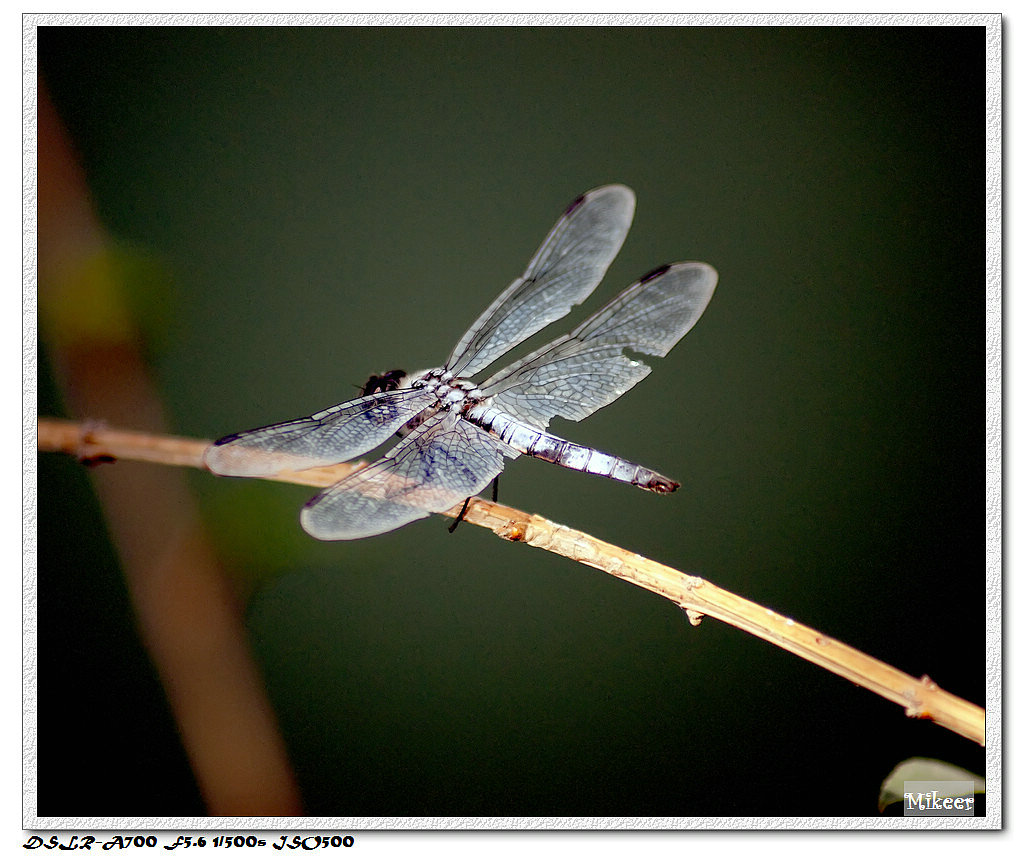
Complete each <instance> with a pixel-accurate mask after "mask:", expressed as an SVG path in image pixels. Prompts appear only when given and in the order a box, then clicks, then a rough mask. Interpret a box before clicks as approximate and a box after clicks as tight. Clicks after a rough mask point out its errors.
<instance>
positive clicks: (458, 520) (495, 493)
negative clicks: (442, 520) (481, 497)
mask: <svg viewBox="0 0 1024 856" xmlns="http://www.w3.org/2000/svg"><path fill="white" fill-rule="evenodd" d="M472 498H473V497H471V496H467V497H466V501H465V502H464V503H462V510H461V511H460V512H459V516H458V517H456V518H455V520H454V521H453V522H452V525H451V526H449V527H448V531H449V532H454V531H455V528H456V527H457V526H458V525H459V524H460V523H461V522H462V518H464V517H465V516H466V510H467V509H468V508H469V501H470V500H471V499H472ZM497 501H498V476H495V477H494V481H492V482H491V502H497Z"/></svg>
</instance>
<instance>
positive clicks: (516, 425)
mask: <svg viewBox="0 0 1024 856" xmlns="http://www.w3.org/2000/svg"><path fill="white" fill-rule="evenodd" d="M465 416H466V418H467V419H468V420H469V421H470V422H473V423H474V424H476V425H479V426H480V427H481V428H483V429H485V430H487V431H489V432H490V433H492V434H494V435H496V436H497V437H499V438H500V439H501V440H502V442H504V443H507V444H508V445H509V446H511V447H512V448H513V449H515V450H516V451H517V452H520V453H522V454H524V455H529V456H530V457H532V458H539V459H540V460H542V461H547V462H548V463H551V464H558V466H560V467H566V468H567V469H570V470H579V471H580V472H584V473H591V474H592V475H595V476H603V477H604V478H609V479H615V480H616V481H621V482H626V483H627V484H632V485H636V486H637V487H639V488H642V489H643V490H650V491H653V492H655V493H672V491H674V490H675V489H676V488H678V487H679V482H676V481H673V480H672V479H670V478H668V477H667V476H663V475H662V474H661V473H657V472H655V471H654V470H650V469H648V468H647V467H642V466H640V464H634V463H633V462H632V461H627V460H626V459H625V458H620V457H618V456H617V455H609V454H607V453H606V452H601V451H598V450H597V449H591V448H590V447H589V446H581V445H579V444H578V443H573V442H570V441H569V440H563V439H562V438H561V437H556V436H555V435H554V434H548V433H547V432H546V431H539V430H537V429H536V428H531V427H530V426H529V425H524V424H523V423H522V422H518V421H516V420H515V419H513V418H512V417H511V416H509V415H508V414H507V413H503V412H502V411H501V410H498V409H497V408H493V407H479V406H477V407H474V408H471V409H470V410H469V411H468V412H467V413H466V414H465Z"/></svg>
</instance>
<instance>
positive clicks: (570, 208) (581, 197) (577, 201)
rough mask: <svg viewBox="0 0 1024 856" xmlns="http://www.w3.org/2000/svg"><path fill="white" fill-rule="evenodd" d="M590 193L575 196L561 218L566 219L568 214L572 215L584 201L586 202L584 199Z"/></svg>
mask: <svg viewBox="0 0 1024 856" xmlns="http://www.w3.org/2000/svg"><path fill="white" fill-rule="evenodd" d="M591 192H592V191H590V192H587V193H581V194H580V195H579V196H577V197H576V198H575V199H574V200H573V201H572V202H570V203H569V205H568V206H567V207H566V209H565V212H564V213H563V214H562V216H563V217H568V216H569V215H570V214H572V212H573V211H575V210H576V209H577V208H579V207H580V206H581V205H582V204H583V202H584V200H586V198H587V197H588V196H590V193H591Z"/></svg>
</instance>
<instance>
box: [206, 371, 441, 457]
mask: <svg viewBox="0 0 1024 856" xmlns="http://www.w3.org/2000/svg"><path fill="white" fill-rule="evenodd" d="M436 403H437V395H436V393H434V392H433V391H432V390H429V389H400V390H394V391H391V392H378V393H374V394H373V395H367V396H364V397H363V398H356V399H354V400H352V401H346V402H345V403H344V404H338V405H336V406H334V407H330V408H328V409H327V410H322V411H320V412H319V413H314V414H313V415H312V416H307V417H306V418H304V419H293V420H292V421H290V422H280V423H278V424H276V425H268V426H267V427H265V428H256V429H254V430H252V431H243V432H242V433H241V434H231V435H230V436H228V437H222V438H221V439H220V440H217V442H216V443H214V444H213V445H212V446H210V447H208V448H207V450H206V454H205V455H204V456H203V459H204V461H205V462H206V466H208V467H209V468H210V469H211V470H212V471H213V472H215V473H218V474H219V475H222V476H250V477H252V476H268V475H276V474H277V473H280V472H283V471H285V470H306V469H309V468H310V467H323V466H328V465H330V464H337V463H340V462H341V461H348V460H351V459H352V458H355V457H358V456H359V455H362V454H364V453H366V452H368V451H370V449H373V448H375V447H376V446H379V445H380V444H381V443H383V442H384V441H385V440H387V439H388V437H390V436H391V435H392V434H394V433H395V432H396V431H397V430H398V429H399V428H401V427H402V426H403V425H404V424H405V423H406V422H408V421H409V420H410V419H413V418H414V417H416V416H418V415H419V414H420V413H422V412H423V410H425V409H426V408H427V407H429V406H430V405H431V404H436Z"/></svg>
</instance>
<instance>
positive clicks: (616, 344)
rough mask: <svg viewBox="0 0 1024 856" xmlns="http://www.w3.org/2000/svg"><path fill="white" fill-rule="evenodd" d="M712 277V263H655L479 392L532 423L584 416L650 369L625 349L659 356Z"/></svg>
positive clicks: (697, 309)
mask: <svg viewBox="0 0 1024 856" xmlns="http://www.w3.org/2000/svg"><path fill="white" fill-rule="evenodd" d="M717 282H718V274H717V272H716V271H715V269H714V268H712V267H711V266H710V265H706V264H704V263H703V262H684V263H681V264H674V265H667V266H666V267H662V268H658V269H657V270H655V271H652V272H651V273H649V274H647V276H645V277H643V278H642V279H641V280H639V281H638V282H635V283H634V284H633V285H631V286H630V287H629V288H627V289H626V290H625V291H623V292H622V294H620V295H619V296H618V297H616V298H615V299H614V300H613V301H612V302H611V303H609V304H608V305H607V306H605V307H604V308H603V309H601V310H600V311H598V312H596V313H595V314H594V315H592V316H591V317H590V318H588V319H587V320H586V321H584V322H583V323H582V324H580V326H579V327H577V328H576V329H575V330H573V331H572V332H571V333H567V334H566V335H565V336H562V337H561V338H559V339H555V341H553V342H552V343H551V344H549V345H546V346H545V347H543V348H540V349H538V350H536V351H534V352H533V353H532V354H529V355H527V356H526V357H523V359H521V360H519V361H517V362H515V363H513V364H512V365H510V366H509V367H508V368H506V369H504V370H502V371H500V372H499V373H498V374H496V375H495V376H494V377H492V378H491V379H490V380H488V381H486V382H485V383H483V384H481V392H482V393H483V394H484V395H488V396H493V400H492V404H493V405H494V406H495V407H499V408H501V409H502V410H504V411H506V412H507V413H508V414H509V415H511V416H514V417H516V418H518V419H521V420H523V421H524V422H527V423H528V424H531V425H534V426H536V427H538V428H546V427H547V425H548V422H549V420H550V419H551V417H552V416H561V417H563V418H565V419H571V420H573V421H578V420H580V419H583V418H584V417H586V416H589V415H590V414H591V413H593V412H594V411H595V410H598V409H599V408H601V407H604V406H605V405H606V404H610V403H611V402H612V401H614V400H615V399H617V398H618V397H619V396H620V395H622V394H623V393H624V392H626V391H627V390H629V389H632V387H634V386H635V385H636V384H637V383H639V382H640V381H641V380H642V379H643V378H645V377H646V376H647V375H648V374H649V373H650V371H651V369H650V366H647V365H645V364H644V363H642V362H640V361H639V360H636V359H633V358H632V357H631V356H629V355H628V354H626V353H624V350H625V349H629V350H630V351H637V352H640V353H644V354H651V355H652V356H658V357H663V356H665V355H666V354H667V353H668V352H669V351H670V350H671V349H672V347H673V346H674V345H675V344H676V342H678V341H679V340H680V339H681V338H682V337H683V336H684V335H686V333H687V332H689V330H690V328H692V327H693V325H694V324H696V323H697V320H698V319H699V318H700V316H701V315H702V314H703V312H704V310H705V308H706V307H707V305H708V302H709V301H710V300H711V295H712V294H713V293H714V290H715V284H716V283H717Z"/></svg>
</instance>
